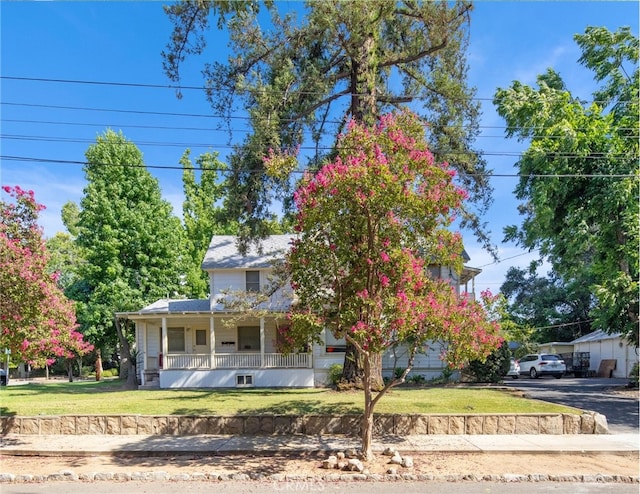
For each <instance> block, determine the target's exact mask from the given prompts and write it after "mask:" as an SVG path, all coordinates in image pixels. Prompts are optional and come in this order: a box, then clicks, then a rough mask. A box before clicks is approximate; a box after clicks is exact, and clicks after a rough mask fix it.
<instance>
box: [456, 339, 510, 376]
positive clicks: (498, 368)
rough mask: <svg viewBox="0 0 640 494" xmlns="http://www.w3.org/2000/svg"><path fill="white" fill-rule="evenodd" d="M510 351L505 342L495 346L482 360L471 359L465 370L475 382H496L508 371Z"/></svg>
mask: <svg viewBox="0 0 640 494" xmlns="http://www.w3.org/2000/svg"><path fill="white" fill-rule="evenodd" d="M510 361H511V351H510V350H509V346H508V345H507V344H506V343H503V344H502V345H500V346H499V347H498V348H496V349H495V350H494V351H493V352H491V354H490V355H489V356H488V357H487V358H486V360H484V361H480V360H472V361H471V362H469V366H468V367H467V369H466V371H467V373H468V374H470V375H471V376H472V377H473V378H474V380H475V381H476V382H481V383H498V382H500V381H502V378H503V377H504V376H505V375H506V374H507V372H509V367H510Z"/></svg>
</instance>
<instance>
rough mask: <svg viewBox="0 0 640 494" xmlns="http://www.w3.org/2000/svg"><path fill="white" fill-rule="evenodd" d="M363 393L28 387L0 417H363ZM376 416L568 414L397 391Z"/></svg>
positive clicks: (485, 392)
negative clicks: (420, 414) (262, 415)
mask: <svg viewBox="0 0 640 494" xmlns="http://www.w3.org/2000/svg"><path fill="white" fill-rule="evenodd" d="M362 403H363V396H362V393H361V392H357V391H349V392H337V391H334V390H331V389H325V388H316V389H198V390H145V391H123V390H122V389H120V382H119V381H101V382H95V381H81V382H74V383H68V382H55V383H46V384H39V383H38V384H36V383H29V384H23V385H15V386H8V387H2V388H0V415H19V416H35V415H68V414H74V415H94V414H95V415H100V414H102V415H118V414H141V415H227V416H228V415H260V414H264V415H269V414H284V415H305V414H328V413H331V414H340V413H362V410H363V406H362ZM375 411H376V413H390V414H392V413H401V414H416V413H424V414H429V413H433V414H443V413H446V414H469V413H573V414H580V413H581V411H580V410H577V409H574V408H568V407H564V406H561V405H555V404H552V403H546V402H543V401H537V400H531V399H527V398H524V397H522V396H520V395H518V394H517V393H514V392H512V391H509V390H507V389H503V388H499V387H458V386H433V387H419V388H397V389H394V390H392V391H391V392H390V393H388V394H387V395H386V396H384V397H383V398H382V400H381V401H380V403H379V404H378V406H377V407H376V410H375Z"/></svg>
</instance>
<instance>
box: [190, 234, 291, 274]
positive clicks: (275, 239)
mask: <svg viewBox="0 0 640 494" xmlns="http://www.w3.org/2000/svg"><path fill="white" fill-rule="evenodd" d="M293 238H294V236H293V235H271V236H269V237H267V238H265V239H264V240H262V241H261V250H262V252H258V249H257V248H256V246H255V245H253V244H251V245H250V247H249V249H248V251H247V254H246V255H245V256H243V255H242V254H240V252H239V251H238V238H237V237H235V236H233V235H214V236H213V237H211V242H210V243H209V248H208V249H207V253H206V254H205V256H204V260H203V261H202V269H204V270H210V269H251V268H267V267H270V266H271V265H272V264H273V261H274V259H282V258H283V257H284V254H285V252H286V251H288V250H289V247H290V244H291V240H292V239H293Z"/></svg>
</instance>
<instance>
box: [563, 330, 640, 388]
mask: <svg viewBox="0 0 640 494" xmlns="http://www.w3.org/2000/svg"><path fill="white" fill-rule="evenodd" d="M571 344H572V345H573V351H574V352H589V357H590V364H589V370H590V371H593V372H595V373H597V372H598V371H599V370H600V369H601V366H602V363H603V361H610V362H609V364H610V365H609V367H608V368H609V369H611V372H610V375H607V376H605V377H620V378H626V377H629V374H630V373H631V369H632V368H633V366H634V364H636V363H637V362H638V349H637V348H636V347H634V346H633V345H630V344H629V342H627V341H626V340H625V339H624V338H623V337H622V335H621V334H620V333H613V334H609V333H605V332H604V331H602V330H601V329H599V330H597V331H594V332H592V333H589V334H587V335H584V336H581V337H580V338H577V339H575V340H573V341H572V342H571ZM605 370H606V369H605ZM606 373H607V374H609V372H608V371H607V372H606Z"/></svg>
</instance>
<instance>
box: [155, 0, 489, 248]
mask: <svg viewBox="0 0 640 494" xmlns="http://www.w3.org/2000/svg"><path fill="white" fill-rule="evenodd" d="M265 10H266V11H265ZM471 10H472V6H471V4H470V2H467V1H455V2H443V1H438V2H434V1H416V2H413V1H411V2H409V1H402V2H396V1H391V0H370V1H367V2H343V1H338V0H332V1H323V2H313V1H309V2H306V3H305V4H304V5H302V4H300V8H295V9H288V13H287V14H282V13H281V9H279V6H278V2H266V3H261V2H257V1H242V2H202V1H182V2H178V3H175V4H173V5H171V6H169V7H166V8H165V11H166V13H167V15H168V17H169V19H170V21H171V22H172V24H173V26H174V30H173V33H172V35H171V40H170V43H169V45H168V46H167V49H166V50H165V51H164V52H163V53H162V56H163V60H164V70H165V73H166V74H167V76H168V77H169V78H170V79H171V80H172V81H173V82H174V83H178V84H179V83H180V80H181V74H180V68H181V67H182V65H183V64H184V62H185V60H186V59H187V58H188V57H194V56H198V55H201V54H203V53H204V50H205V47H206V45H207V37H206V34H207V31H208V29H209V28H210V26H211V23H210V18H211V17H213V18H216V19H217V27H218V28H219V29H225V30H226V31H227V32H228V34H229V38H230V55H229V58H228V60H227V61H226V63H223V62H219V61H215V62H213V63H206V64H205V65H204V70H203V71H202V73H203V76H204V80H205V83H206V93H207V97H208V99H209V101H210V103H211V105H212V108H213V110H214V112H215V113H216V114H219V115H223V116H226V118H227V122H228V125H229V130H231V123H232V122H233V120H232V117H234V116H235V112H236V110H237V108H238V107H241V108H244V109H246V110H247V111H248V113H249V118H250V121H251V127H252V132H251V133H250V134H249V135H248V136H247V138H246V139H245V141H244V142H243V143H242V144H241V145H240V146H238V147H237V148H236V149H235V150H234V153H233V154H232V157H231V160H230V161H231V163H230V165H231V176H230V179H229V193H230V195H229V197H228V198H227V203H226V206H227V208H229V210H230V211H233V214H234V216H235V217H236V218H238V219H239V221H240V223H241V225H242V228H241V230H240V234H241V237H242V238H243V240H244V241H245V242H248V240H247V239H249V238H256V237H258V238H259V237H260V236H261V235H264V234H265V232H264V230H263V226H264V224H263V220H264V219H269V218H270V214H271V213H270V211H271V208H270V205H271V201H273V200H278V199H279V200H283V201H284V203H285V206H286V205H287V204H288V198H289V196H290V188H291V185H292V179H291V175H290V172H291V171H293V169H294V166H295V165H296V162H295V160H292V159H291V156H292V154H295V152H296V150H297V149H299V147H300V145H301V144H304V145H306V146H310V147H311V148H315V153H312V154H313V155H312V156H309V157H308V158H309V163H305V165H308V166H309V168H311V169H317V166H318V165H319V164H320V163H321V161H322V159H323V158H324V156H323V155H326V154H331V155H332V156H333V151H330V152H328V149H330V148H331V147H332V146H333V144H334V143H335V139H336V136H337V134H338V133H339V132H341V130H342V128H343V125H344V123H345V122H346V121H347V120H348V118H353V119H355V120H357V121H361V122H366V123H368V124H372V123H374V122H375V121H376V120H377V118H378V117H379V115H381V114H382V113H384V112H388V111H389V110H390V109H392V108H398V107H401V106H403V105H407V104H409V103H413V106H414V107H415V108H421V113H422V114H421V116H422V118H423V119H424V120H425V121H426V122H428V124H429V133H428V136H427V138H428V139H429V142H430V144H431V146H430V147H431V149H432V152H433V153H434V154H435V155H436V158H437V160H439V161H449V162H450V163H451V165H452V166H453V167H454V168H455V169H457V170H459V171H460V172H464V173H461V174H460V176H459V177H458V180H460V181H461V182H462V183H463V184H464V187H465V188H466V189H467V190H468V191H470V194H471V200H472V202H473V204H475V205H476V206H477V210H478V213H479V214H482V212H483V211H484V210H486V207H487V206H488V205H489V197H490V191H491V190H490V184H489V181H488V178H487V175H486V173H484V172H485V163H484V161H483V160H482V158H481V157H480V153H477V152H474V151H473V149H472V143H473V141H474V139H475V137H476V136H477V134H478V118H479V103H478V102H477V101H474V99H473V97H474V90H473V89H472V88H469V87H468V85H467V62H466V57H465V52H466V49H467V44H468V32H469V22H470V21H469V16H470V12H471ZM326 146H329V148H327V147H326ZM269 155H271V158H272V159H270V160H268V161H267V162H266V164H265V161H264V160H263V158H264V157H265V156H269ZM278 155H279V156H280V159H275V158H276V156H278ZM479 214H475V213H473V212H472V211H471V210H470V209H469V210H466V211H464V218H465V222H466V223H468V224H469V225H470V226H471V227H472V228H473V229H474V231H476V233H477V235H478V236H479V238H480V240H481V241H482V242H484V243H485V244H487V245H488V244H489V241H488V237H487V236H486V235H485V234H484V232H483V227H482V225H481V224H480V222H479V219H478V216H479Z"/></svg>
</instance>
